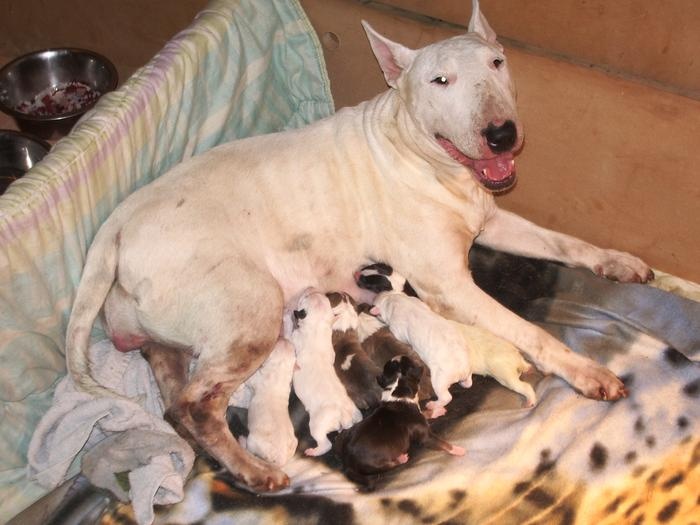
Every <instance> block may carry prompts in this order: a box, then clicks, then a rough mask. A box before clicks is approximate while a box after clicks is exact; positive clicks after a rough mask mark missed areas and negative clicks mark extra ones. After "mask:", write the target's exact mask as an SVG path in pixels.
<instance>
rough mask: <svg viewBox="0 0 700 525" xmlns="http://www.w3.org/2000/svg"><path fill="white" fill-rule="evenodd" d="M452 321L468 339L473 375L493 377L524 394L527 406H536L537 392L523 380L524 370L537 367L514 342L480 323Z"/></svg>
mask: <svg viewBox="0 0 700 525" xmlns="http://www.w3.org/2000/svg"><path fill="white" fill-rule="evenodd" d="M450 323H452V324H453V325H454V326H455V327H456V328H457V329H458V330H460V331H461V332H462V335H463V336H464V340H465V341H466V342H467V346H466V348H467V352H468V353H469V364H470V365H471V368H472V373H473V374H477V375H482V376H490V377H493V378H494V379H495V380H496V381H498V382H499V383H500V384H502V385H503V386H504V387H506V388H509V389H511V390H513V391H514V392H517V393H518V394H520V395H522V396H523V397H524V398H525V407H527V408H531V407H533V406H535V404H536V403H537V396H536V395H535V391H534V390H533V388H532V386H530V383H527V382H525V381H523V380H522V379H520V376H521V375H522V374H523V373H524V372H530V371H531V370H533V368H534V367H533V366H532V365H531V364H530V363H528V362H527V361H526V360H525V359H524V358H523V356H522V354H521V353H520V352H519V351H518V349H517V348H516V347H515V346H514V345H512V344H511V343H509V342H508V341H506V340H505V339H502V338H500V337H498V336H497V335H494V334H492V333H491V332H489V331H488V330H485V329H483V328H480V327H478V326H469V325H465V324H462V323H458V322H456V321H450Z"/></svg>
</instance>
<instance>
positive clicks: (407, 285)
mask: <svg viewBox="0 0 700 525" xmlns="http://www.w3.org/2000/svg"><path fill="white" fill-rule="evenodd" d="M403 293H405V294H406V295H408V296H409V297H418V294H417V293H416V291H415V290H414V289H413V286H411V283H409V282H408V281H406V282H405V283H403ZM419 299H420V298H419Z"/></svg>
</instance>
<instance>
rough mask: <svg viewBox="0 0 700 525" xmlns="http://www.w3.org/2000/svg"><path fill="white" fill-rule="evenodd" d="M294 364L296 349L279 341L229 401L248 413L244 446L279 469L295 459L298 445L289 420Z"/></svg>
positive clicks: (242, 438)
mask: <svg viewBox="0 0 700 525" xmlns="http://www.w3.org/2000/svg"><path fill="white" fill-rule="evenodd" d="M295 362H296V357H295V355H294V347H293V346H292V344H291V343H290V342H289V341H287V340H286V339H282V338H280V339H279V340H278V341H277V343H276V344H275V347H274V348H273V350H272V353H271V354H270V355H269V356H268V358H267V359H266V360H265V362H264V363H263V365H262V366H261V367H260V368H259V369H258V370H257V371H256V372H255V373H254V374H253V375H252V376H250V378H249V379H248V380H247V381H246V382H245V383H244V384H243V385H241V387H240V388H239V389H238V390H236V392H235V393H234V394H233V396H231V399H230V401H229V404H230V405H233V406H238V407H242V408H247V409H248V436H247V438H244V437H243V436H241V438H240V439H239V442H240V443H241V445H243V446H244V447H245V448H247V449H248V450H249V451H250V452H252V453H253V454H255V455H256V456H258V457H260V458H262V459H264V460H267V461H269V462H270V463H274V464H275V465H277V466H279V467H282V466H284V465H285V464H286V463H287V462H288V461H289V460H290V459H292V457H293V456H294V453H295V452H296V449H297V445H298V440H297V438H296V436H295V435H294V425H293V424H292V421H291V419H290V417H289V394H290V391H291V389H292V374H293V373H294V364H295Z"/></svg>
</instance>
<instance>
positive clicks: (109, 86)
mask: <svg viewBox="0 0 700 525" xmlns="http://www.w3.org/2000/svg"><path fill="white" fill-rule="evenodd" d="M76 82H79V83H80V84H82V85H85V86H87V87H88V88H89V89H90V90H93V91H94V92H95V94H99V95H100V96H101V95H102V94H104V93H107V92H108V91H112V90H113V89H114V88H116V87H117V82H118V77H117V70H116V69H115V68H114V65H113V64H112V63H111V62H110V61H109V60H108V59H107V58H105V57H103V56H102V55H100V54H98V53H94V52H93V51H88V50H85V49H76V48H61V49H59V48H56V49H45V50H42V51H35V52H33V53H28V54H26V55H22V56H21V57H18V58H16V59H14V60H13V61H12V62H10V63H9V64H6V65H5V66H4V67H3V68H2V69H0V110H2V111H4V112H5V113H7V114H8V115H11V116H12V117H14V118H15V120H16V121H17V125H18V126H19V128H20V129H21V130H22V131H28V132H30V133H33V134H35V135H37V136H39V137H41V138H45V139H52V138H58V137H61V136H63V135H65V134H66V133H68V132H69V131H70V129H71V128H72V127H73V125H74V124H75V123H76V122H77V120H78V119H79V118H80V116H81V115H82V114H83V113H85V111H87V110H88V109H90V108H91V107H92V106H94V105H95V102H97V100H96V99H95V100H92V101H91V102H89V103H86V104H84V105H81V106H80V107H78V108H75V109H74V110H72V111H65V112H56V113H51V114H48V115H39V114H31V113H27V112H25V111H24V110H22V111H20V110H19V109H18V108H21V107H22V106H26V105H27V104H28V103H29V102H31V101H32V100H33V99H35V97H36V96H37V95H40V94H45V93H46V91H47V90H54V91H60V90H63V89H65V86H67V85H69V84H71V83H76ZM98 98H99V97H98Z"/></svg>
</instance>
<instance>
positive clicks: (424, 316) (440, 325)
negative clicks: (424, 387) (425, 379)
mask: <svg viewBox="0 0 700 525" xmlns="http://www.w3.org/2000/svg"><path fill="white" fill-rule="evenodd" d="M372 313H373V314H376V315H378V316H379V317H380V318H381V320H382V321H384V322H385V323H386V324H388V325H389V329H390V330H391V333H392V334H394V335H395V336H396V338H397V339H398V340H399V341H402V342H404V343H406V344H409V345H411V346H412V347H413V349H414V350H415V351H416V353H417V354H418V355H419V356H420V358H421V359H422V360H423V362H424V363H425V364H426V365H427V366H428V368H429V369H430V380H431V381H432V384H433V389H434V390H435V394H436V395H437V400H435V401H430V402H429V403H428V404H427V405H426V406H425V415H426V417H428V418H434V417H438V416H441V415H443V414H444V413H445V405H447V404H448V403H449V402H450V401H452V394H450V391H449V388H450V386H451V385H453V384H454V383H461V384H462V386H464V387H469V386H471V384H472V377H471V374H472V370H471V366H470V363H469V353H468V352H467V351H466V344H465V341H464V337H463V336H462V332H461V331H460V330H459V329H457V328H456V327H455V326H454V324H453V323H451V322H450V321H448V320H447V319H445V318H444V317H441V316H439V315H438V314H436V313H435V312H433V311H432V310H431V309H430V308H429V307H428V305H426V304H425V303H424V302H423V301H421V300H420V299H418V298H416V297H409V296H408V295H406V294H404V293H403V292H395V291H387V292H382V293H380V294H379V295H378V296H377V298H376V299H375V300H374V308H373V309H372Z"/></svg>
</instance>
